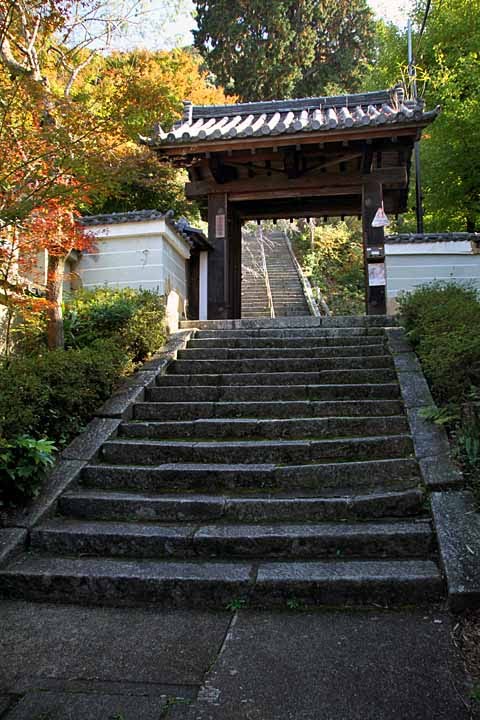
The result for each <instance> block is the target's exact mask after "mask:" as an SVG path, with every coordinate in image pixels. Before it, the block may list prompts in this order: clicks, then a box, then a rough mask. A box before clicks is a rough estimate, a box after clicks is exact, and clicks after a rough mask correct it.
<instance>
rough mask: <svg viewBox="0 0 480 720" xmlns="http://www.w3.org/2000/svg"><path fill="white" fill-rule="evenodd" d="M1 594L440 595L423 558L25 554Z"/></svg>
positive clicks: (256, 602) (306, 598)
mask: <svg viewBox="0 0 480 720" xmlns="http://www.w3.org/2000/svg"><path fill="white" fill-rule="evenodd" d="M0 585H1V589H2V594H3V595H4V596H7V597H11V598H13V597H15V598H22V599H26V600H37V601H45V600H48V601H57V602H72V601H73V602H76V603H79V604H85V605H95V604H97V605H101V606H108V605H116V606H118V605H127V606H128V605H155V606H159V605H166V606H174V607H192V606H200V607H207V606H208V607H213V608H220V607H225V605H226V604H227V603H229V602H231V601H233V600H236V601H238V600H239V599H244V600H245V602H247V601H248V602H249V603H250V604H251V605H252V606H260V607H263V606H268V607H270V606H271V605H275V604H278V605H281V606H282V607H285V605H286V603H287V601H289V600H290V601H291V600H292V598H295V600H296V601H300V602H305V603H306V604H309V605H310V604H311V605H317V606H321V605H369V604H372V603H373V604H382V605H392V604H411V603H419V604H427V603H430V602H434V601H438V600H440V599H441V598H442V597H443V594H444V585H443V581H442V578H441V576H440V572H439V570H438V568H437V566H436V565H435V563H434V562H432V561H430V560H391V559H388V560H324V561H297V562H279V561H262V562H260V563H259V564H256V563H255V564H252V562H248V561H237V562H217V561H209V562H205V561H202V562H200V561H196V562H192V561H183V562H182V561H177V560H164V561H155V560H139V559H135V560H120V559H117V560H115V559H104V558H102V559H99V558H79V559H72V558H61V557H48V556H47V557H45V556H37V555H26V556H25V557H23V558H20V559H18V560H17V561H16V562H15V563H13V564H12V565H11V566H10V567H9V568H7V569H5V570H3V571H1V572H0Z"/></svg>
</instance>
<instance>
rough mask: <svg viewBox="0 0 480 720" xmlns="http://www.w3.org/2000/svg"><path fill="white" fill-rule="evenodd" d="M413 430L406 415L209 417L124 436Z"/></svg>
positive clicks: (125, 431)
mask: <svg viewBox="0 0 480 720" xmlns="http://www.w3.org/2000/svg"><path fill="white" fill-rule="evenodd" d="M408 431H409V424H408V420H407V418H406V417H405V415H396V416H393V417H392V416H390V417H366V418H362V417H357V418H293V419H278V420H265V419H262V420H260V419H258V420H245V419H221V418H220V419H219V418H214V419H209V418H206V419H205V418H201V419H196V420H190V421H188V420H187V421H176V422H173V421H167V422H128V423H123V424H122V425H121V427H120V431H119V435H120V437H121V438H145V439H146V438H148V439H167V438H172V439H174V438H179V439H180V438H182V439H183V438H192V439H204V440H205V439H213V440H221V439H226V438H229V439H234V438H238V439H247V438H250V439H260V440H274V439H283V438H285V439H287V438H291V439H307V438H336V437H351V436H353V437H355V436H356V437H360V436H363V437H369V436H372V435H373V436H378V435H398V434H401V433H407V432H408Z"/></svg>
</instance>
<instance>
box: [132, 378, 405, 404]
mask: <svg viewBox="0 0 480 720" xmlns="http://www.w3.org/2000/svg"><path fill="white" fill-rule="evenodd" d="M399 396H400V388H399V385H398V383H397V382H387V383H381V382H379V383H362V384H358V383H357V384H352V383H342V384H341V385H338V384H331V385H321V384H315V385H290V386H288V385H283V386H282V385H241V386H239V385H204V386H200V385H198V386H183V387H181V390H179V386H170V387H166V386H163V387H154V388H147V390H146V398H147V400H148V401H149V402H157V401H158V402H176V401H178V400H179V399H180V398H181V399H182V400H183V401H185V402H219V401H223V402H230V401H232V402H236V401H263V400H265V401H271V400H276V401H279V400H284V401H286V400H313V401H315V400H318V401H325V400H332V401H335V400H367V399H368V400H391V399H395V398H398V397H399Z"/></svg>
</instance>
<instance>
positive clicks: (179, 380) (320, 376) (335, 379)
mask: <svg viewBox="0 0 480 720" xmlns="http://www.w3.org/2000/svg"><path fill="white" fill-rule="evenodd" d="M178 362H182V361H178ZM198 362H202V361H201V360H199V361H198ZM245 362H249V361H245ZM292 362H294V361H292ZM396 380H397V374H396V372H395V370H393V368H372V369H368V370H363V369H351V370H350V369H349V370H341V369H338V370H320V371H318V372H313V371H310V372H302V371H300V370H298V371H292V372H288V371H285V372H267V371H266V370H265V371H264V372H255V371H254V370H253V369H252V370H251V372H238V373H200V372H197V373H194V374H186V375H182V374H180V373H171V374H168V375H161V376H159V377H157V384H158V386H161V387H172V386H180V387H189V386H195V385H204V386H205V385H219V386H222V385H235V386H242V385H259V386H261V385H276V386H277V387H278V386H282V385H283V386H292V385H322V384H325V383H327V384H328V382H329V381H330V382H332V383H335V384H336V385H338V384H343V383H344V384H345V385H353V384H360V383H372V384H373V383H380V384H383V383H390V382H395V381H396Z"/></svg>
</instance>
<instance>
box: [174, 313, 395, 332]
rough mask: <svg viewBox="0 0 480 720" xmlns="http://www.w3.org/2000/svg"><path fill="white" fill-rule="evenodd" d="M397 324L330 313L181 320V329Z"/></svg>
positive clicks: (388, 317) (378, 318)
mask: <svg viewBox="0 0 480 720" xmlns="http://www.w3.org/2000/svg"><path fill="white" fill-rule="evenodd" d="M396 325H398V321H397V320H396V319H395V318H394V317H392V316H391V315H332V316H329V317H313V316H310V317H305V318H302V320H298V321H295V322H294V323H292V322H291V321H280V320H278V318H273V319H270V320H264V321H263V322H262V323H255V324H253V325H252V323H250V322H248V321H243V320H182V321H181V322H180V327H181V328H182V329H184V330H185V329H189V328H196V329H199V330H249V329H252V328H255V329H257V330H258V329H261V330H282V329H287V328H302V331H303V330H307V329H310V330H314V329H317V330H318V329H328V328H333V329H337V330H338V329H342V328H372V329H373V328H379V329H381V330H382V332H383V330H384V328H385V327H393V326H396Z"/></svg>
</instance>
